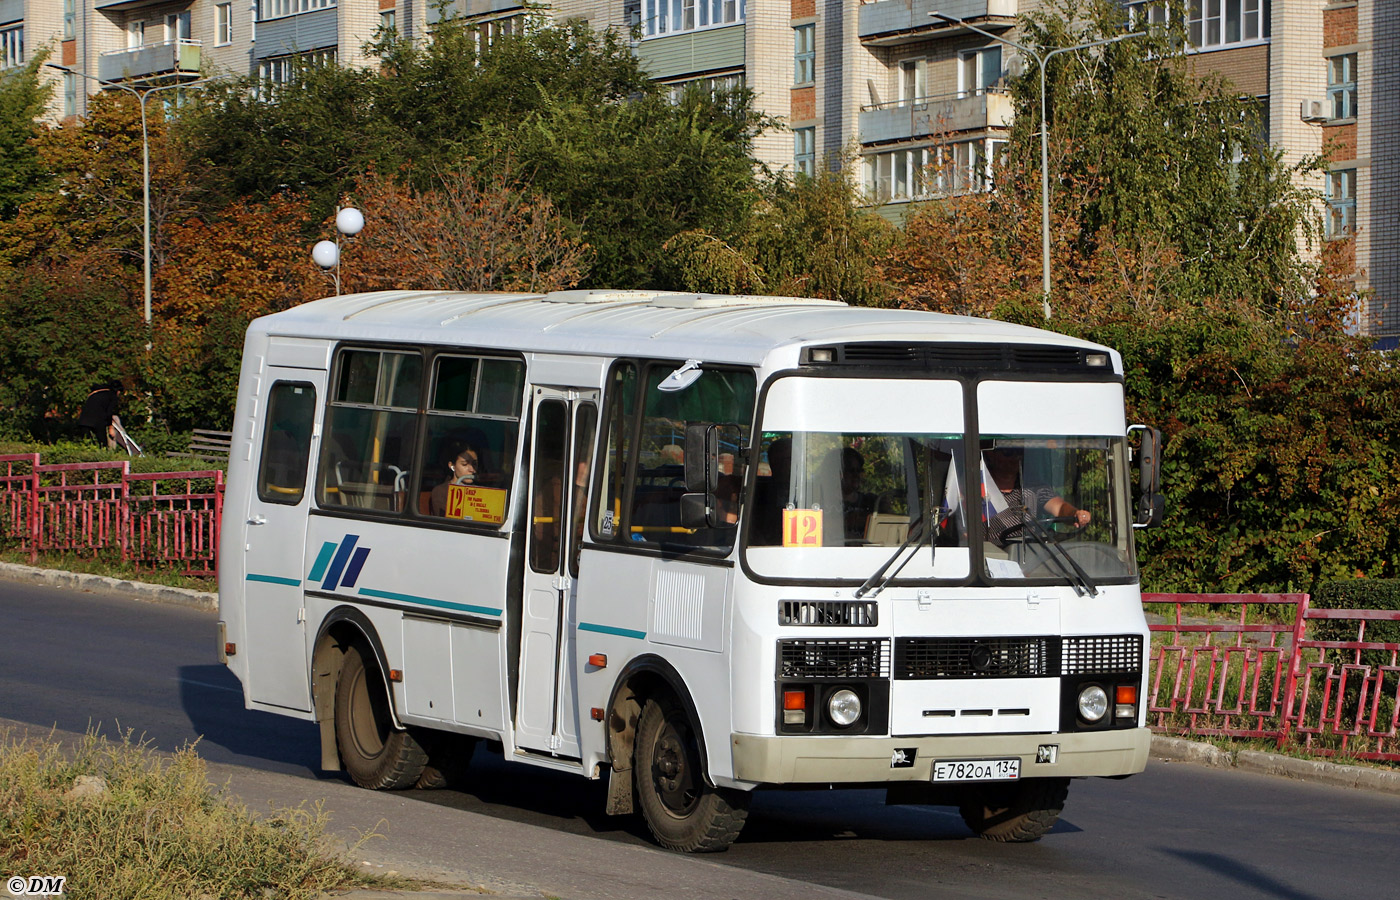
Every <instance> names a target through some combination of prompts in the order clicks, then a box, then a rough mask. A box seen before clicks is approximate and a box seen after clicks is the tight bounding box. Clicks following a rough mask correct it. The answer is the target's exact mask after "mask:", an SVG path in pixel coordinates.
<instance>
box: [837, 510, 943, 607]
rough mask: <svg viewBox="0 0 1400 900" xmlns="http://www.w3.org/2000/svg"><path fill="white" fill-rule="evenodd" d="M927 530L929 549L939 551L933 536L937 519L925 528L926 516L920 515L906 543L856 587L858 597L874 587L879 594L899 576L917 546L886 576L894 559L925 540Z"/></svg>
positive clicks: (911, 528)
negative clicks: (914, 544) (932, 524)
mask: <svg viewBox="0 0 1400 900" xmlns="http://www.w3.org/2000/svg"><path fill="white" fill-rule="evenodd" d="M925 532H927V533H928V535H929V537H930V540H929V549H930V550H932V551H933V552H937V550H936V548H935V547H934V540H935V539H934V538H933V535H935V534H937V532H938V525H937V520H935V524H934V527H932V528H925V527H924V517H923V516H919V517H918V518H917V519H915V520H914V523H913V524H912V525H910V526H909V534H908V536H907V537H905V539H904V543H902V544H900V545H899V546H898V547H896V548H895V551H894V552H893V553H891V554H890V558H889V559H887V560H885V563H884V565H882V566H880V568H878V569H876V570H875V571H874V573H873V574H871V576H870V577H869V578H867V579H865V582H864V583H863V584H861V586H860V587H858V588H856V595H855V596H856V599H857V600H859V599H860V598H861V597H864V596H865V594H866V592H867V591H869V590H871V589H872V588H874V590H875V593H877V594H878V593H879V592H880V591H882V590H884V587H885V585H886V584H888V583H889V582H890V581H893V580H894V578H895V576H897V575H898V574H899V573H900V572H902V571H904V567H905V566H907V565H909V560H911V559H913V558H914V556H915V555H916V554H917V552H918V550H917V548H915V553H911V554H909V556H908V557H907V558H906V559H905V560H904V562H902V563H900V564H899V568H898V569H895V570H894V571H893V572H890V575H889V577H888V578H886V577H885V573H886V572H887V571H889V568H890V566H892V565H894V561H895V560H897V559H899V556H900V554H901V553H903V552H904V551H905V550H908V549H909V545H910V544H913V543H914V542H915V541H920V542H922V541H923V539H924V534H925Z"/></svg>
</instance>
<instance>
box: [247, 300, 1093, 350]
mask: <svg viewBox="0 0 1400 900" xmlns="http://www.w3.org/2000/svg"><path fill="white" fill-rule="evenodd" d="M250 330H256V331H262V332H265V333H267V334H272V335H285V336H289V337H308V338H311V337H316V338H328V339H331V340H351V341H358V340H367V341H369V340H372V341H381V342H382V341H388V342H395V343H400V342H401V343H410V344H437V345H461V346H471V347H481V348H491V349H502V350H520V351H533V352H543V353H588V354H594V355H606V356H649V357H656V358H663V359H667V358H669V359H689V358H700V359H704V360H708V361H713V362H726V363H735V364H742V365H754V366H758V365H762V364H763V362H764V361H765V359H766V358H767V357H768V355H769V354H770V353H771V352H773V351H774V350H775V349H778V348H780V347H791V346H803V345H809V344H834V343H847V342H852V341H860V342H879V341H898V342H904V343H909V342H915V341H917V342H934V341H950V342H964V343H966V342H1009V343H1034V344H1041V345H1045V344H1052V345H1059V346H1068V347H1080V348H1093V349H1105V348H1100V347H1098V346H1097V345H1095V344H1091V343H1088V342H1086V341H1081V340H1078V339H1075V338H1070V337H1066V336H1064V335H1061V334H1055V333H1054V332H1049V331H1042V330H1040V329H1036V328H1028V327H1025V326H1022V325H1012V324H1008V323H1006V322H997V321H994V320H991V319H978V318H971V317H968V316H950V315H944V314H942V313H930V312H920V311H916V310H899V309H865V308H857V307H851V306H847V305H846V304H845V303H841V302H838V301H832V300H815V299H810V298H802V297H763V296H731V295H722V294H692V293H674V292H660V291H582V290H580V291H556V292H554V293H549V294H511V293H465V292H459V291H380V292H377V293H368V294H346V295H343V296H339V297H327V298H325V299H322V300H315V301H312V302H310V303H305V304H302V305H300V306H297V307H294V308H292V309H289V310H286V311H284V312H279V313H275V314H273V315H270V316H265V317H263V318H261V319H258V320H257V321H255V322H254V323H253V324H252V326H251V327H250ZM1114 357H1115V359H1114V363H1115V368H1117V367H1118V365H1117V358H1116V357H1117V354H1114Z"/></svg>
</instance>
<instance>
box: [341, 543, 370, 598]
mask: <svg viewBox="0 0 1400 900" xmlns="http://www.w3.org/2000/svg"><path fill="white" fill-rule="evenodd" d="M368 558H369V548H368V547H361V548H359V549H358V550H356V551H355V555H354V556H352V557H350V565H349V566H347V567H346V569H345V577H344V578H342V579H341V580H340V586H341V587H347V588H352V587H354V586H355V582H356V581H357V580H358V579H359V577H360V570H361V569H363V568H364V567H365V560H366V559H368Z"/></svg>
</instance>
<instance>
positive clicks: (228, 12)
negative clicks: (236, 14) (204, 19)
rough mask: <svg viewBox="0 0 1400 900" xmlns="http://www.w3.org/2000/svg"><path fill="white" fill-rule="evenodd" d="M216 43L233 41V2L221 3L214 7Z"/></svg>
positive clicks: (222, 43) (220, 44)
mask: <svg viewBox="0 0 1400 900" xmlns="http://www.w3.org/2000/svg"><path fill="white" fill-rule="evenodd" d="M214 43H215V44H217V45H219V46H223V45H224V44H232V43H233V4H232V3H220V4H219V5H218V6H216V7H214Z"/></svg>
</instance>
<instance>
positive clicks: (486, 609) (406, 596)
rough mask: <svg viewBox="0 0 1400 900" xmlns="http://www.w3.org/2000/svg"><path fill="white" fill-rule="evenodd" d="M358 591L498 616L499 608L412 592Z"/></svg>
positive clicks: (369, 595) (366, 589)
mask: <svg viewBox="0 0 1400 900" xmlns="http://www.w3.org/2000/svg"><path fill="white" fill-rule="evenodd" d="M360 593H361V594H362V595H363V596H365V597H376V598H378V599H380V600H399V601H401V602H403V603H419V604H422V605H424V606H436V607H438V608H439V609H457V610H461V611H462V612H469V613H477V614H479V615H483V616H499V615H500V614H501V611H500V610H499V609H491V608H490V607H489V606H471V605H470V604H467V603H449V602H447V601H446V600H433V599H432V598H430V597H415V596H413V595H412V594H396V593H394V592H393V591H376V590H374V589H373V588H360Z"/></svg>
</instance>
